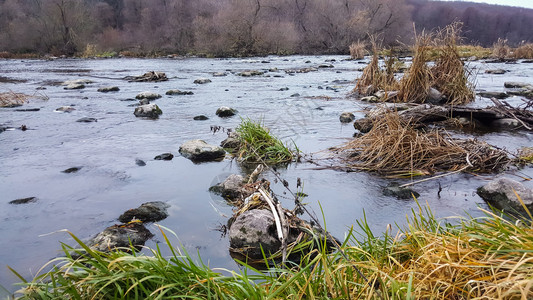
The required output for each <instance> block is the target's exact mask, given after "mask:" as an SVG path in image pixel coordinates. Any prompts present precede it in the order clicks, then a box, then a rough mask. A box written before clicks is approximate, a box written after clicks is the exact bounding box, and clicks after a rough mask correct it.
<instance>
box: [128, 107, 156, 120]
mask: <svg viewBox="0 0 533 300" xmlns="http://www.w3.org/2000/svg"><path fill="white" fill-rule="evenodd" d="M162 113H163V111H161V109H160V108H159V106H157V105H155V104H146V105H141V106H138V107H136V108H135V112H134V113H133V114H134V115H135V116H136V117H144V118H150V119H157V118H159V115H161V114H162Z"/></svg>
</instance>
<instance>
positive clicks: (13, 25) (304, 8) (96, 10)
mask: <svg viewBox="0 0 533 300" xmlns="http://www.w3.org/2000/svg"><path fill="white" fill-rule="evenodd" d="M454 21H461V22H463V24H464V26H463V35H464V37H465V40H464V42H465V43H469V44H474V45H481V46H491V45H492V44H493V43H494V42H496V41H497V40H498V38H503V39H507V41H508V43H509V45H518V44H520V43H523V42H533V30H532V28H533V10H532V9H521V8H512V7H504V6H496V5H487V4H474V3H468V2H438V1H427V0H149V1H148V0H0V51H8V52H11V53H40V54H53V55H61V54H65V55H75V54H78V55H79V54H81V53H84V52H85V53H87V52H121V51H128V52H131V53H137V54H169V53H177V54H187V53H192V54H205V55H213V56H234V55H257V54H292V53H300V54H318V53H321V54H329V53H332V54H333V53H335V54H341V53H348V49H349V45H350V44H351V43H353V42H357V41H367V40H368V37H369V35H379V37H380V39H382V40H383V45H384V46H393V45H398V44H402V43H405V44H410V43H411V39H412V36H413V32H414V29H413V24H415V26H416V29H417V31H421V30H422V29H425V30H432V29H434V28H439V27H441V28H442V27H444V26H446V25H447V24H449V23H451V22H454ZM89 50H90V51H89Z"/></svg>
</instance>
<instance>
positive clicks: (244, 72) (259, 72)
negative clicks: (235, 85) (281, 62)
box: [237, 70, 265, 77]
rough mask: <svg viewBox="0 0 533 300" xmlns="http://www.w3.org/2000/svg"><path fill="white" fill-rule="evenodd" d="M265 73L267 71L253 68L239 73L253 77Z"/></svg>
mask: <svg viewBox="0 0 533 300" xmlns="http://www.w3.org/2000/svg"><path fill="white" fill-rule="evenodd" d="M263 74H265V72H263V71H259V70H251V71H243V72H240V73H238V74H237V75H239V76H242V77H252V76H260V75H263Z"/></svg>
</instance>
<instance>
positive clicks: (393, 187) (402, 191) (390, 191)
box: [383, 183, 420, 199]
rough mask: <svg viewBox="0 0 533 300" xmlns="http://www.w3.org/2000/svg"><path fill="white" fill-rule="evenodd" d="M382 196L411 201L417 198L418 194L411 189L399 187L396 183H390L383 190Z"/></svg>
mask: <svg viewBox="0 0 533 300" xmlns="http://www.w3.org/2000/svg"><path fill="white" fill-rule="evenodd" d="M383 195H385V196H391V197H396V198H398V199H413V197H419V196H420V194H419V193H417V192H416V191H413V190H412V189H409V188H405V187H400V186H399V185H398V184H397V183H391V184H390V185H388V186H387V187H385V188H383Z"/></svg>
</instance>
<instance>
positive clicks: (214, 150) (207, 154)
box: [179, 140, 226, 162]
mask: <svg viewBox="0 0 533 300" xmlns="http://www.w3.org/2000/svg"><path fill="white" fill-rule="evenodd" d="M179 152H180V153H181V155H182V156H183V157H185V158H188V159H190V160H192V161H193V162H204V161H219V160H222V159H224V157H225V155H226V151H224V149H222V148H221V147H218V146H214V145H209V144H208V143H206V142H205V141H202V140H191V141H187V142H185V143H183V144H182V145H181V146H180V149H179Z"/></svg>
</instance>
